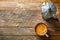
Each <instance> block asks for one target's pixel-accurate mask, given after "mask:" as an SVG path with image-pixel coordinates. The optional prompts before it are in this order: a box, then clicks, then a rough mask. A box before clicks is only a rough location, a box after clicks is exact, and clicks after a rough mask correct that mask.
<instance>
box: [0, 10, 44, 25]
mask: <svg viewBox="0 0 60 40" xmlns="http://www.w3.org/2000/svg"><path fill="white" fill-rule="evenodd" d="M40 14H41V13H40V11H39V10H20V11H19V12H18V13H15V12H14V11H0V26H34V25H35V24H37V23H39V22H43V20H42V16H41V15H40Z"/></svg>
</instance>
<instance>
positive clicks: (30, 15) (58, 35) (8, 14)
mask: <svg viewBox="0 0 60 40" xmlns="http://www.w3.org/2000/svg"><path fill="white" fill-rule="evenodd" d="M50 1H52V2H54V4H55V6H56V8H57V17H58V19H59V23H56V21H51V22H52V23H49V22H46V21H45V20H43V18H42V15H41V3H42V2H50ZM38 23H45V24H46V25H47V27H48V33H47V34H48V35H49V37H48V38H46V37H44V36H43V37H39V36H37V35H36V33H35V26H36V25H37V24H38ZM0 40H60V0H0Z"/></svg>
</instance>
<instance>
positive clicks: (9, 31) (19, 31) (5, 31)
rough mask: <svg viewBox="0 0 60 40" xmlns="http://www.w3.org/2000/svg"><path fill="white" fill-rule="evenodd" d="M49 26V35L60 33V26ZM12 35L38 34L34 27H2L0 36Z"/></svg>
mask: <svg viewBox="0 0 60 40" xmlns="http://www.w3.org/2000/svg"><path fill="white" fill-rule="evenodd" d="M50 29H51V28H48V30H49V31H48V34H49V35H60V28H54V29H51V30H50ZM10 35H17V36H19V35H20V36H23V35H26V36H29V35H30V36H32V35H36V33H35V29H34V28H0V36H10Z"/></svg>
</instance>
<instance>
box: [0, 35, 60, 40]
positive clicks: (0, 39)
mask: <svg viewBox="0 0 60 40" xmlns="http://www.w3.org/2000/svg"><path fill="white" fill-rule="evenodd" d="M43 39H44V40H59V39H60V35H54V36H50V37H48V38H46V37H39V36H0V40H43Z"/></svg>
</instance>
